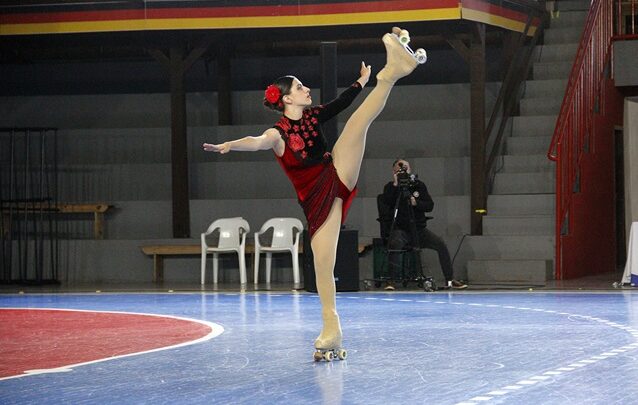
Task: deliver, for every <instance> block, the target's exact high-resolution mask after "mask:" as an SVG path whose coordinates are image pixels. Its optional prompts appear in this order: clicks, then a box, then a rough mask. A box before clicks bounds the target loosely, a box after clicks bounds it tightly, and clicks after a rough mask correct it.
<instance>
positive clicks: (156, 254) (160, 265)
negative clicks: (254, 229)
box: [140, 243, 372, 283]
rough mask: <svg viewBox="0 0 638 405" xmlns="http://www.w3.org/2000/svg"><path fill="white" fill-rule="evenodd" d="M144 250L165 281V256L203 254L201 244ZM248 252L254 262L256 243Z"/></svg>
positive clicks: (160, 279) (155, 274)
mask: <svg viewBox="0 0 638 405" xmlns="http://www.w3.org/2000/svg"><path fill="white" fill-rule="evenodd" d="M371 246H372V245H371V244H363V243H360V244H359V247H358V252H359V254H361V253H363V252H364V251H366V249H368V248H369V247H371ZM140 248H141V249H142V252H143V253H144V254H145V255H147V256H153V281H154V282H156V283H162V282H164V257H165V256H201V254H202V247H201V245H146V246H140ZM245 250H246V253H249V254H250V255H251V259H252V260H251V261H250V263H253V262H254V259H255V258H254V254H255V245H254V244H252V243H246V249H245ZM299 254H303V245H299Z"/></svg>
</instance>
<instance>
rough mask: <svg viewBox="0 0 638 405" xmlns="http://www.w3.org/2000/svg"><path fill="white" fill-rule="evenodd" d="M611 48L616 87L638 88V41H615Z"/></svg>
mask: <svg viewBox="0 0 638 405" xmlns="http://www.w3.org/2000/svg"><path fill="white" fill-rule="evenodd" d="M613 47H614V51H613V52H614V53H613V55H614V72H613V73H614V82H615V84H616V86H619V87H623V86H638V41H637V40H633V41H631V40H630V41H615V42H614V43H613Z"/></svg>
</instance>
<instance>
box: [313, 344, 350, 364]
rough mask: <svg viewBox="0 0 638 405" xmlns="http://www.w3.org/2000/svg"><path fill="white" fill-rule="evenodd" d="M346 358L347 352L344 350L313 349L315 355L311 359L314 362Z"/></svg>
mask: <svg viewBox="0 0 638 405" xmlns="http://www.w3.org/2000/svg"><path fill="white" fill-rule="evenodd" d="M347 357H348V352H347V351H346V349H344V348H341V347H340V348H337V349H315V353H314V354H313V355H312V358H313V359H314V360H315V361H321V360H325V361H328V362H330V361H332V360H335V359H339V360H345V359H346V358H347Z"/></svg>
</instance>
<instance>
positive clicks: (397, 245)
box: [380, 159, 467, 289]
mask: <svg viewBox="0 0 638 405" xmlns="http://www.w3.org/2000/svg"><path fill="white" fill-rule="evenodd" d="M392 174H393V177H394V180H393V181H390V182H388V184H386V185H385V187H384V188H383V194H382V196H381V200H382V203H383V204H385V206H386V207H390V209H391V210H392V213H391V214H392V215H394V206H395V204H396V202H397V198H398V201H399V205H398V211H397V216H396V222H395V224H394V228H393V230H392V232H391V233H390V234H389V235H388V242H387V243H388V248H389V249H403V248H405V247H406V246H410V245H411V246H414V245H416V241H413V240H412V237H411V236H412V232H411V226H412V225H411V223H410V208H409V207H411V208H412V212H414V220H415V225H416V237H418V242H419V246H420V247H421V248H425V249H434V250H436V252H437V253H438V255H439V263H440V265H441V270H443V275H444V276H445V281H446V283H445V284H446V287H448V288H455V289H464V288H467V285H466V284H464V283H462V282H460V281H457V280H455V279H454V269H453V268H452V261H451V260H450V252H449V251H448V249H447V246H446V245H445V242H444V241H443V239H441V238H440V237H439V236H437V235H436V234H434V233H433V232H432V231H430V230H429V229H428V228H427V220H428V219H429V217H426V216H425V213H426V212H431V211H432V209H433V208H434V201H432V197H431V196H430V193H428V188H427V187H426V185H425V183H423V182H422V181H420V180H419V179H417V178H416V176H415V175H413V174H412V171H411V170H410V163H409V162H408V161H406V160H405V159H397V160H395V161H394V163H392ZM380 215H381V213H380ZM387 220H389V221H391V220H392V218H391V217H390V218H386V222H387ZM388 227H389V225H388ZM387 231H388V232H389V231H390V230H389V229H387Z"/></svg>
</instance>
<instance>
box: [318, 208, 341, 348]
mask: <svg viewBox="0 0 638 405" xmlns="http://www.w3.org/2000/svg"><path fill="white" fill-rule="evenodd" d="M342 205H343V201H342V200H341V199H340V198H336V199H335V200H334V203H333V204H332V208H331V209H330V214H328V219H326V221H325V222H324V223H323V224H322V225H321V227H320V228H319V229H318V230H317V231H316V232H315V234H314V235H313V237H312V241H311V242H310V244H311V246H312V252H313V255H314V264H315V276H316V281H317V292H318V293H319V299H320V300H321V316H322V319H323V328H322V330H321V334H320V335H319V337H318V338H317V340H316V341H315V347H316V348H320V349H334V348H339V347H341V325H340V323H339V316H338V315H337V307H336V305H337V303H336V297H335V296H336V286H335V280H334V266H335V261H336V257H337V243H338V242H339V228H340V227H341V209H342Z"/></svg>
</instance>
